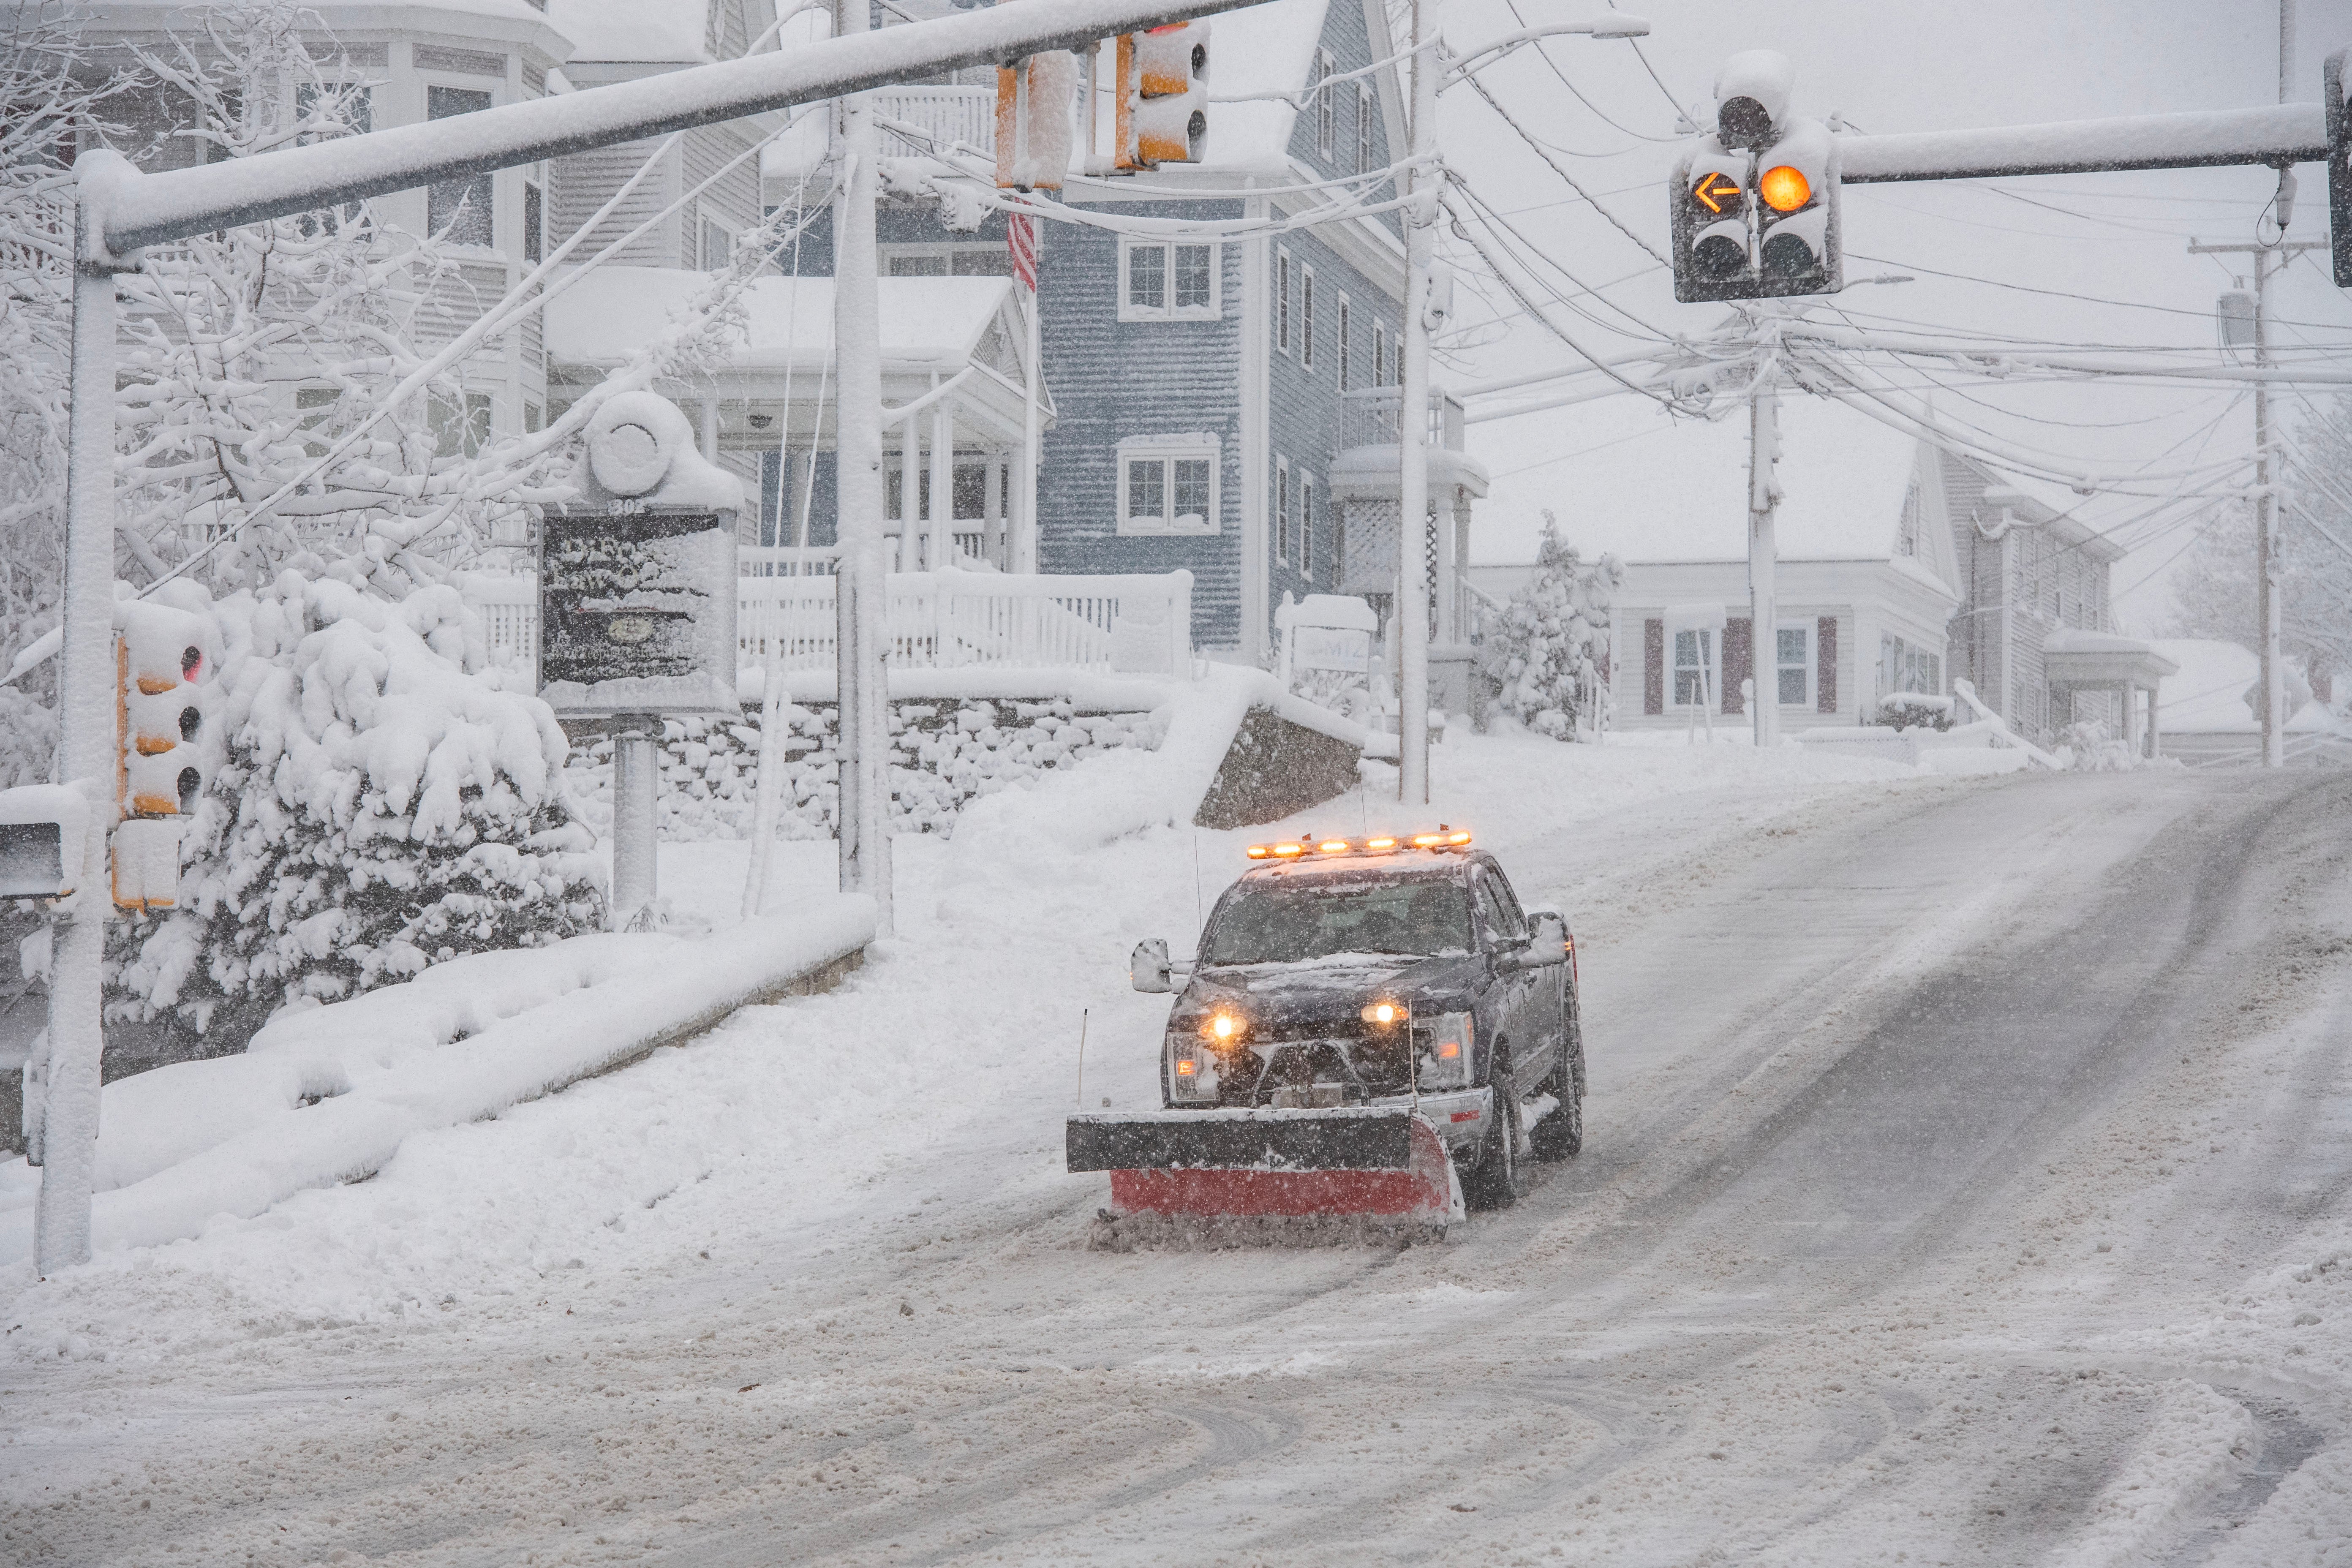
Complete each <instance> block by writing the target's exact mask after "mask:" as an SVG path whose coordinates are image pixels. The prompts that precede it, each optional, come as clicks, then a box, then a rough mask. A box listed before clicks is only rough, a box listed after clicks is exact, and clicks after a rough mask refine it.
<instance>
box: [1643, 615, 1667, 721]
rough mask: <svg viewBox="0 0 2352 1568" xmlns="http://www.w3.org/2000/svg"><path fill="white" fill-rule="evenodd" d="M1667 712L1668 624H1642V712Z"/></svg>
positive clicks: (1659, 621)
mask: <svg viewBox="0 0 2352 1568" xmlns="http://www.w3.org/2000/svg"><path fill="white" fill-rule="evenodd" d="M1665 710H1666V623H1665V622H1664V621H1663V620H1657V621H1643V623H1642V711H1643V712H1644V713H1663V712H1664V711H1665Z"/></svg>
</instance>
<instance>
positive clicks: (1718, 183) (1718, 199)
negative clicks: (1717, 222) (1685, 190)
mask: <svg viewBox="0 0 2352 1568" xmlns="http://www.w3.org/2000/svg"><path fill="white" fill-rule="evenodd" d="M1691 195H1692V197H1693V198H1694V199H1695V200H1696V201H1697V203H1698V204H1699V205H1701V206H1703V207H1705V208H1706V210H1707V211H1709V212H1711V213H1715V214H1717V215H1720V214H1721V213H1722V211H1723V209H1724V207H1725V205H1727V204H1728V203H1731V202H1735V201H1737V200H1738V199H1739V186H1738V183H1737V182H1735V181H1732V180H1727V179H1726V178H1724V176H1723V175H1722V174H1720V173H1717V172H1714V171H1710V172H1709V173H1708V174H1707V176H1706V178H1705V179H1703V180H1701V181H1700V182H1699V183H1698V184H1697V185H1696V187H1695V188H1694V189H1693V190H1692V191H1691Z"/></svg>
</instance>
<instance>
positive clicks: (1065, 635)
mask: <svg viewBox="0 0 2352 1568" xmlns="http://www.w3.org/2000/svg"><path fill="white" fill-rule="evenodd" d="M742 555H743V561H744V564H745V566H746V567H747V569H748V568H751V567H754V566H757V567H760V568H762V570H761V571H759V572H752V571H750V570H747V571H746V573H745V574H744V575H743V576H742V577H741V579H740V582H739V584H738V596H737V599H736V604H735V636H736V643H737V647H738V649H739V655H738V657H739V658H740V661H741V662H742V663H743V664H744V665H747V666H762V667H764V666H765V665H766V664H767V662H768V658H769V656H770V654H771V653H772V652H775V653H778V654H781V656H782V659H783V668H785V670H786V671H787V672H790V671H795V670H827V671H829V670H831V669H832V668H833V664H834V650H835V636H834V578H833V576H832V574H831V563H830V556H831V552H829V551H818V550H810V551H806V552H795V551H793V550H790V549H784V550H773V549H769V550H751V549H747V550H745V551H744V552H742ZM775 556H782V557H787V558H789V559H786V560H783V561H781V562H780V561H776V560H771V559H767V558H769V557H775ZM816 556H823V557H825V558H826V559H825V560H824V561H823V562H816V561H813V560H811V559H808V558H810V557H816ZM779 567H793V568H802V569H804V570H794V571H783V570H778V569H777V568H779ZM464 592H465V595H466V602H467V604H468V605H472V606H473V607H474V609H475V610H476V612H477V613H478V614H479V615H480V616H481V617H482V626H483V631H484V634H485V636H486V637H487V638H488V643H489V651H490V662H491V663H492V664H493V665H498V666H502V667H505V668H514V669H523V670H530V669H531V668H533V660H534V659H535V658H536V657H537V650H538V645H539V598H538V594H539V582H538V579H537V578H535V577H530V576H512V577H492V576H487V575H481V574H467V576H466V577H465V579H464ZM887 616H888V620H887V631H888V635H889V647H890V664H891V666H892V668H898V669H955V668H971V667H973V666H981V665H1003V666H1008V667H1016V668H1055V669H1085V670H1092V671H1096V672H1098V673H1101V674H1106V675H1108V674H1113V673H1118V674H1134V675H1187V674H1189V673H1190V672H1191V670H1192V574H1191V573H1190V572H1170V573H1166V574H1151V575H1133V576H1099V577H1081V576H1064V575H1041V576H1034V577H1026V576H1023V577H1016V576H1010V575H1006V574H1002V573H995V572H894V573H892V574H890V577H889V605H888V610H887Z"/></svg>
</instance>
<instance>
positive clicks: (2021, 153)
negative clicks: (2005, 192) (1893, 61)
mask: <svg viewBox="0 0 2352 1568" xmlns="http://www.w3.org/2000/svg"><path fill="white" fill-rule="evenodd" d="M2327 130H2328V127H2327V114H2326V110H2325V109H2324V108H2323V107H2322V106H2321V105H2319V104H2316V103H2280V104H2267V105H2264V106H2263V107H2261V108H2258V109H2214V110H2198V111H2195V112H2192V113H2186V114H2136V115H2126V116H2123V117H2121V118H2118V119H2114V120H2062V121H2054V122H2053V123H2051V124H2046V125H2001V126H1989V127H1986V128H1983V129H1980V130H1975V131H1909V132H1895V133H1893V134H1889V135H1881V136H1865V135H1864V134H1862V133H1861V132H1853V131H1848V132H1841V133H1840V134H1839V135H1838V138H1837V144H1838V153H1839V155H1840V160H1841V163H1842V165H1843V167H1842V170H1841V173H1842V174H1843V178H1844V180H1845V182H1846V184H1853V185H1860V184H1881V183H1889V182H1895V181H1901V180H1982V179H1992V178H1996V177H1999V176H2001V175H2015V174H2092V173H2104V172H2108V171H2128V170H2134V169H2205V168H2220V167H2227V166H2230V165H2234V164H2243V163H2264V164H2270V165H2273V166H2276V165H2279V164H2284V163H2324V162H2326V158H2327V152H2328V139H2327Z"/></svg>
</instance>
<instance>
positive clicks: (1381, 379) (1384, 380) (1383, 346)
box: [1372, 321, 1389, 386]
mask: <svg viewBox="0 0 2352 1568" xmlns="http://www.w3.org/2000/svg"><path fill="white" fill-rule="evenodd" d="M1372 384H1373V385H1374V386H1386V385H1387V384H1389V330H1388V327H1387V325H1386V324H1385V323H1383V322H1381V321H1374V322H1373V323H1372Z"/></svg>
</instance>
